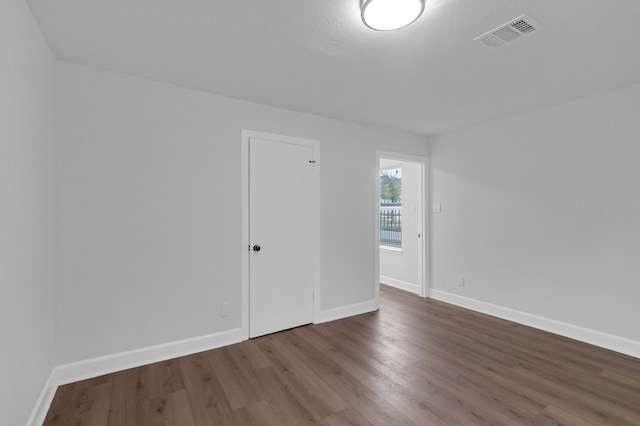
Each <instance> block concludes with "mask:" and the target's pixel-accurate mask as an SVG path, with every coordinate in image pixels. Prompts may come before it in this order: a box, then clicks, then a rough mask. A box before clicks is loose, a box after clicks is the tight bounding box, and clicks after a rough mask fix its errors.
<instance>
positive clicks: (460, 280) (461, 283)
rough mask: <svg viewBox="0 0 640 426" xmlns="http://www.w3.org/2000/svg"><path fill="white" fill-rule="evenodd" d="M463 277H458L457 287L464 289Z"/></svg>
mask: <svg viewBox="0 0 640 426" xmlns="http://www.w3.org/2000/svg"><path fill="white" fill-rule="evenodd" d="M464 284H465V282H464V275H458V287H464Z"/></svg>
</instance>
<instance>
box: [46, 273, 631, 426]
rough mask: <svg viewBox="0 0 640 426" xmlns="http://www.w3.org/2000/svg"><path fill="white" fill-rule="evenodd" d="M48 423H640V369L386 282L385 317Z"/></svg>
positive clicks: (106, 400) (101, 386) (132, 374)
mask: <svg viewBox="0 0 640 426" xmlns="http://www.w3.org/2000/svg"><path fill="white" fill-rule="evenodd" d="M45 424H46V425H74V426H77V425H186V426H190V425H198V426H199V425H296V426H297V425H305V424H315V425H329V426H334V425H476V424H492V425H519V424H523V425H590V424H592V425H607V424H611V425H640V360H638V359H636V358H632V357H628V356H624V355H621V354H617V353H614V352H611V351H607V350H604V349H600V348H596V347H594V346H590V345H587V344H583V343H579V342H576V341H572V340H570V339H566V338H563V337H559V336H556V335H553V334H549V333H545V332H542V331H538V330H535V329H532V328H529V327H525V326H521V325H518V324H514V323H511V322H508V321H504V320H501V319H497V318H494V317H490V316H486V315H482V314H478V313H475V312H472V311H468V310H465V309H462V308H458V307H455V306H451V305H448V304H445V303H442V302H438V301H434V300H430V299H421V298H418V297H416V296H413V295H410V294H408V293H405V292H402V291H400V290H395V289H391V288H389V287H384V286H383V287H382V289H381V307H380V311H379V312H375V313H371V314H364V315H359V316H356V317H352V318H347V319H344V320H339V321H334V322H331V323H326V324H319V325H309V326H305V327H300V328H296V329H293V330H288V331H284V332H281V333H276V334H272V335H269V336H265V337H261V338H257V339H253V340H250V341H246V342H242V343H239V344H236V345H232V346H228V347H225V348H220V349H216V350H212V351H208V352H203V353H199V354H195V355H191V356H187V357H183V358H177V359H174V360H170V361H165V362H160V363H156V364H151V365H147V366H143V367H140V368H134V369H131V370H126V371H122V372H118V373H114V374H109V375H106V376H102V377H98V378H95V379H90V380H85V381H82V382H78V383H73V384H69V385H66V386H61V387H60V388H59V389H58V391H57V392H56V395H55V398H54V400H53V403H52V405H51V408H50V410H49V413H48V415H47V418H46V421H45Z"/></svg>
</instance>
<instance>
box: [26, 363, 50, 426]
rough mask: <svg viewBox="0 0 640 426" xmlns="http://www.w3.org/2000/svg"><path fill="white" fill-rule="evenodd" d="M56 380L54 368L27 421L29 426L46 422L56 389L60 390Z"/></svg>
mask: <svg viewBox="0 0 640 426" xmlns="http://www.w3.org/2000/svg"><path fill="white" fill-rule="evenodd" d="M55 379H56V372H55V368H54V369H53V370H51V374H49V378H48V379H47V382H46V383H45V385H44V388H43V389H42V392H40V396H39V397H38V401H36V405H35V406H34V407H33V410H32V411H31V415H30V416H29V419H28V420H27V426H30V425H31V426H36V425H38V426H40V425H42V423H43V422H44V418H45V416H46V415H47V411H49V407H50V406H51V402H52V401H53V397H54V395H55V394H56V389H57V388H58V385H57V384H56V381H55Z"/></svg>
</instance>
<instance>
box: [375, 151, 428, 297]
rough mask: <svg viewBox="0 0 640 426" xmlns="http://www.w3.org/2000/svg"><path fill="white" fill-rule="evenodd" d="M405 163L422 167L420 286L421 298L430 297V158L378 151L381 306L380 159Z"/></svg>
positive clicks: (377, 258) (377, 294)
mask: <svg viewBox="0 0 640 426" xmlns="http://www.w3.org/2000/svg"><path fill="white" fill-rule="evenodd" d="M381 158H385V159H389V160H398V161H405V162H410V163H418V164H420V165H421V166H422V179H421V183H422V258H421V261H422V265H421V266H422V277H421V281H422V283H421V285H420V286H419V290H420V294H419V296H420V297H429V289H430V288H431V280H430V277H431V273H430V271H431V262H430V260H431V253H430V247H431V232H430V231H431V228H430V223H431V220H430V212H431V210H430V209H429V208H428V207H429V206H430V202H431V201H430V190H429V189H430V187H429V176H430V171H429V157H424V156H421V155H411V154H402V153H399V152H388V151H376V167H375V170H376V181H375V193H374V194H375V205H376V208H375V244H376V250H375V255H374V272H375V280H376V282H375V298H376V304H377V305H378V306H379V305H380V178H379V177H380V159H381Z"/></svg>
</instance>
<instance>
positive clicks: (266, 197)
mask: <svg viewBox="0 0 640 426" xmlns="http://www.w3.org/2000/svg"><path fill="white" fill-rule="evenodd" d="M314 164H315V161H314V147H313V146H309V145H304V144H296V143H289V142H283V141H278V140H268V139H263V138H254V137H252V138H250V139H249V249H250V253H249V337H257V336H262V335H264V334H269V333H274V332H276V331H280V330H285V329H288V328H292V327H297V326H299V325H303V324H309V323H311V322H313V286H314V282H313V280H314V249H315V242H314V238H315V236H314V235H315V234H314V222H313V218H314V179H315V173H314V168H315V166H314Z"/></svg>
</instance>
